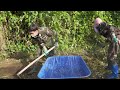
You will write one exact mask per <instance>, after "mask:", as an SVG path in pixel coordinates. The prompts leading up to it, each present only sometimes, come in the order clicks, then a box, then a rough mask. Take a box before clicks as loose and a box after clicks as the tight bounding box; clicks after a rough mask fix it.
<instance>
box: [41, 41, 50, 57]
mask: <svg viewBox="0 0 120 90" xmlns="http://www.w3.org/2000/svg"><path fill="white" fill-rule="evenodd" d="M41 46H42V47H43V52H44V53H45V55H46V56H47V55H48V54H49V53H47V51H48V50H47V48H46V47H45V45H44V43H42V44H41Z"/></svg>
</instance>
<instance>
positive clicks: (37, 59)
mask: <svg viewBox="0 0 120 90" xmlns="http://www.w3.org/2000/svg"><path fill="white" fill-rule="evenodd" d="M55 47H56V46H53V47H52V48H50V49H49V50H48V51H47V53H49V52H50V51H52V50H53V49H54V48H55ZM43 56H45V53H43V54H42V55H41V56H39V57H38V58H36V59H35V60H34V61H32V62H31V63H30V64H28V65H27V66H26V67H25V68H23V69H22V70H21V71H20V72H18V73H17V76H19V75H20V74H22V73H23V72H24V71H25V70H26V69H28V68H29V67H30V66H32V65H33V64H34V63H35V62H37V61H39V59H40V58H42V57H43Z"/></svg>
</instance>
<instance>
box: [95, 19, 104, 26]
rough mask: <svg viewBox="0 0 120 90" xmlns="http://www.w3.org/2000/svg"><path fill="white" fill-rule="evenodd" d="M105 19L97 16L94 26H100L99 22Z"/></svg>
mask: <svg viewBox="0 0 120 90" xmlns="http://www.w3.org/2000/svg"><path fill="white" fill-rule="evenodd" d="M102 22H103V21H102V20H101V19H100V18H96V19H95V21H94V26H96V27H97V26H98V25H99V24H101V23H102Z"/></svg>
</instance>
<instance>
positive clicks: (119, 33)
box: [94, 18, 120, 79]
mask: <svg viewBox="0 0 120 90" xmlns="http://www.w3.org/2000/svg"><path fill="white" fill-rule="evenodd" d="M94 30H95V32H96V33H98V34H100V35H102V36H104V37H105V38H106V40H107V42H109V43H110V44H109V48H108V55H107V62H108V66H107V68H108V69H110V70H111V71H112V74H110V75H108V78H109V79H110V78H118V73H119V68H118V64H117V61H116V60H117V54H118V50H119V45H120V40H119V39H120V30H119V29H118V28H116V27H114V26H112V25H108V24H107V23H105V22H103V21H102V20H101V19H100V18H96V19H95V21H94Z"/></svg>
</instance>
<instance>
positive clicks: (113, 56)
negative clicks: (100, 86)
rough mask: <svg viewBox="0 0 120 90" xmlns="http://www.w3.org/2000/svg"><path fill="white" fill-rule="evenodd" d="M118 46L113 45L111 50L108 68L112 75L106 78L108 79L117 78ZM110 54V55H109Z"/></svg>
mask: <svg viewBox="0 0 120 90" xmlns="http://www.w3.org/2000/svg"><path fill="white" fill-rule="evenodd" d="M118 49H119V45H118V44H115V43H114V44H113V48H111V52H112V53H111V57H110V58H109V63H108V65H109V68H110V70H111V71H112V74H110V75H109V76H108V78H109V79H112V78H118V73H119V68H118V64H117V53H118ZM109 54H110V53H109Z"/></svg>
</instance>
